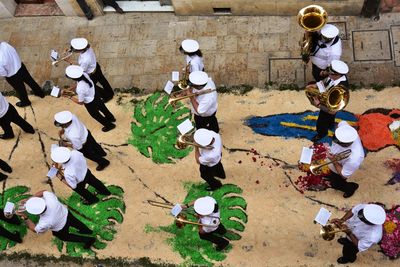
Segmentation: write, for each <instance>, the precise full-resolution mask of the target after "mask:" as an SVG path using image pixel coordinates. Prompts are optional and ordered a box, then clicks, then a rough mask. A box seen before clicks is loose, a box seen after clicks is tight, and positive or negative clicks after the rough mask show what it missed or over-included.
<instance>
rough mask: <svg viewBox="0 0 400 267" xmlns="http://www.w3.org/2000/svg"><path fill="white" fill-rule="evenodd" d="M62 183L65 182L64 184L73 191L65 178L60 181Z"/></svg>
mask: <svg viewBox="0 0 400 267" xmlns="http://www.w3.org/2000/svg"><path fill="white" fill-rule="evenodd" d="M60 181H61V182H63V183H64V184H66V185H67V186H68V187H69V188H71V189H73V188H72V187H71V186H70V185H69V184H68V183H67V181H66V180H65V178H64V177H63V179H60Z"/></svg>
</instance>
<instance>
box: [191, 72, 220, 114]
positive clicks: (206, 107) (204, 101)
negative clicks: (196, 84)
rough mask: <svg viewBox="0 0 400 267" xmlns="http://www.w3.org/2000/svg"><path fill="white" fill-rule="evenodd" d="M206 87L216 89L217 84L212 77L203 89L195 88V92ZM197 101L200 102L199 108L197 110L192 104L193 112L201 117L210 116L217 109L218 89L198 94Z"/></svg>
mask: <svg viewBox="0 0 400 267" xmlns="http://www.w3.org/2000/svg"><path fill="white" fill-rule="evenodd" d="M206 89H215V84H214V82H213V81H212V80H211V78H209V79H208V83H207V84H206V85H205V86H204V87H203V88H202V89H201V90H197V89H194V88H193V93H198V92H200V91H202V90H206ZM196 101H197V103H199V106H198V108H197V111H196V110H195V109H194V108H193V106H192V112H193V113H194V114H196V115H198V116H200V117H209V116H211V115H212V114H214V113H215V112H216V111H217V108H218V99H217V91H214V92H211V93H208V94H202V95H199V96H196Z"/></svg>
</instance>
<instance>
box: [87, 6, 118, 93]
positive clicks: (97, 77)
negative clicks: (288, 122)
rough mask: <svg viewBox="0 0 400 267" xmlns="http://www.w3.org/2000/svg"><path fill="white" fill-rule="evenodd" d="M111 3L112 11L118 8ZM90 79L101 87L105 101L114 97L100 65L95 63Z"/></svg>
mask: <svg viewBox="0 0 400 267" xmlns="http://www.w3.org/2000/svg"><path fill="white" fill-rule="evenodd" d="M110 2H113V3H114V4H115V5H110V6H112V7H113V8H114V9H117V8H118V7H119V6H118V4H117V3H116V2H115V1H110ZM91 77H93V78H94V79H92V80H93V82H94V83H95V84H96V83H97V82H99V83H100V84H101V86H103V91H102V92H101V97H102V98H105V99H110V98H112V97H113V96H114V91H113V89H112V87H111V85H110V83H109V82H108V81H107V79H106V77H104V74H103V72H102V70H101V66H100V64H99V63H98V62H97V66H96V70H95V72H94V73H92V75H91Z"/></svg>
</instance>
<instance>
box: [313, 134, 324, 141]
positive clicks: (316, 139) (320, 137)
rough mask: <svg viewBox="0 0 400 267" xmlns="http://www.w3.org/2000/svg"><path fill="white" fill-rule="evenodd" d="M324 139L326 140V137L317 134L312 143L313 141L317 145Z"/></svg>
mask: <svg viewBox="0 0 400 267" xmlns="http://www.w3.org/2000/svg"><path fill="white" fill-rule="evenodd" d="M322 138H324V136H320V135H319V134H316V135H314V137H313V138H311V141H312V142H313V143H316V142H318V141H319V140H321V139H322Z"/></svg>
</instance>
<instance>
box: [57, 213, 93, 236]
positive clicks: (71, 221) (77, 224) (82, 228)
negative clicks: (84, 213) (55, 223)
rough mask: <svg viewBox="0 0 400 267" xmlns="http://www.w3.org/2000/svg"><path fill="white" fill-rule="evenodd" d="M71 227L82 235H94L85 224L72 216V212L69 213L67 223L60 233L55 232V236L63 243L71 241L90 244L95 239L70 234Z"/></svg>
mask: <svg viewBox="0 0 400 267" xmlns="http://www.w3.org/2000/svg"><path fill="white" fill-rule="evenodd" d="M70 227H74V228H75V229H78V230H79V232H80V233H82V234H91V233H92V230H90V229H89V228H88V227H87V226H86V225H85V224H83V223H82V222H81V221H79V220H78V219H77V218H76V217H75V216H74V215H72V213H71V212H70V211H68V217H67V223H66V224H65V226H64V227H63V228H62V229H61V230H60V231H57V232H55V231H53V235H54V236H56V237H58V238H59V239H61V240H63V241H70V242H80V243H89V242H91V241H92V240H93V237H87V236H81V235H76V234H71V233H69V228H70Z"/></svg>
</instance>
